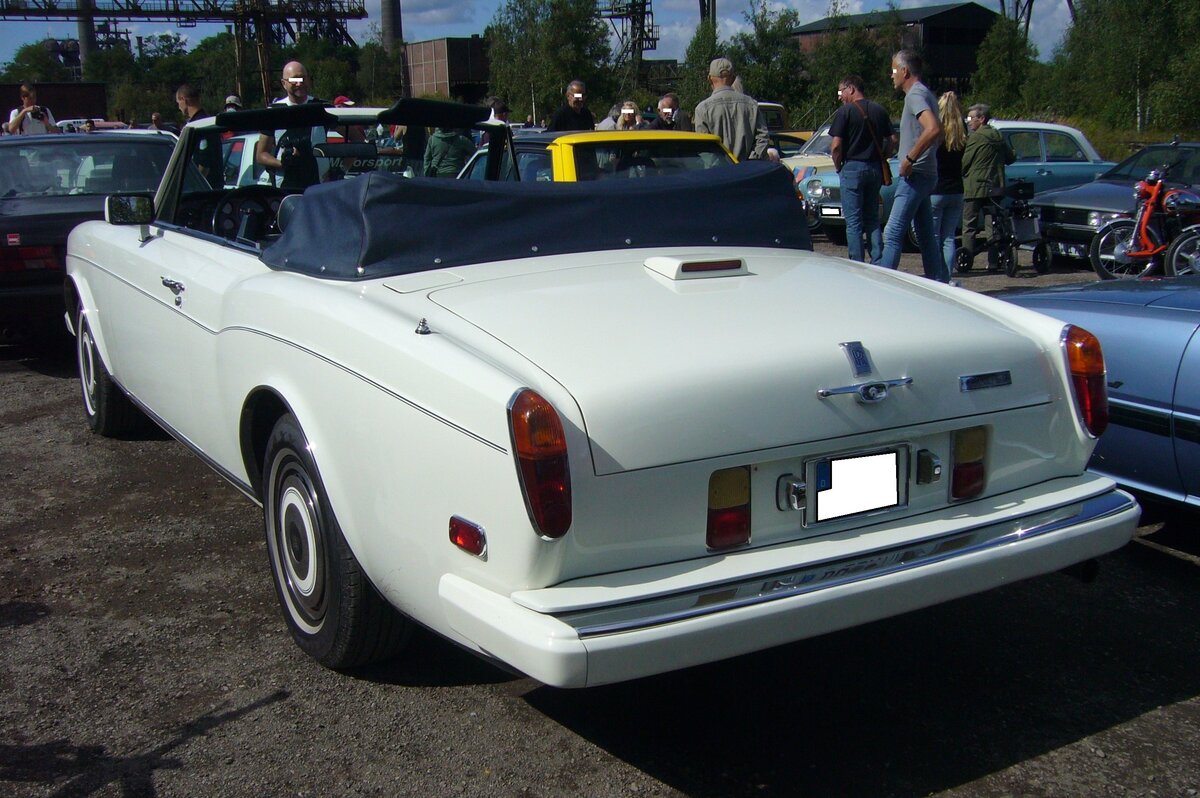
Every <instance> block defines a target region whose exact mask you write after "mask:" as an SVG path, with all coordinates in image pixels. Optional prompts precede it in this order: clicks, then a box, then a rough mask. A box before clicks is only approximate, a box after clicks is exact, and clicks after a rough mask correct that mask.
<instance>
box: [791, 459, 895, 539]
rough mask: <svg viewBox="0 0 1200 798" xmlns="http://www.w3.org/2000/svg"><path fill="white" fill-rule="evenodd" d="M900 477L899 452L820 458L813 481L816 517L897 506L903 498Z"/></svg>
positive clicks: (815, 464)
mask: <svg viewBox="0 0 1200 798" xmlns="http://www.w3.org/2000/svg"><path fill="white" fill-rule="evenodd" d="M900 476H901V475H900V460H899V454H898V452H896V451H889V452H878V453H874V454H862V455H854V456H849V457H831V458H827V459H824V460H818V461H817V462H815V463H813V474H812V480H813V481H812V482H811V483H810V485H811V486H812V487H811V488H810V495H811V496H812V497H813V500H814V507H813V510H814V515H815V516H816V520H817V521H818V522H820V521H828V520H830V519H833V518H841V517H842V516H846V515H855V514H856V513H866V512H870V511H871V510H882V509H884V508H887V507H894V506H896V505H897V504H899V503H900V500H901V491H900ZM814 489H815V490H814Z"/></svg>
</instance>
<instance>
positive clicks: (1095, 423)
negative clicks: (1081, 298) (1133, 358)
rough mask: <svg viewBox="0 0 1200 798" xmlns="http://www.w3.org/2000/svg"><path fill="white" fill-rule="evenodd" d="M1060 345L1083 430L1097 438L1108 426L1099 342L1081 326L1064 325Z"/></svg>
mask: <svg viewBox="0 0 1200 798" xmlns="http://www.w3.org/2000/svg"><path fill="white" fill-rule="evenodd" d="M1062 341H1063V348H1064V349H1065V350H1066V353H1067V366H1068V367H1069V368H1070V369H1071V390H1072V392H1073V393H1074V394H1075V406H1076V408H1078V409H1079V417H1080V419H1081V420H1082V421H1083V425H1084V427H1085V428H1087V431H1088V432H1089V433H1091V434H1092V435H1093V436H1095V437H1099V436H1100V434H1101V433H1102V432H1104V430H1106V429H1108V385H1107V384H1106V382H1105V376H1106V371H1105V368H1104V353H1103V351H1101V349H1100V341H1098V340H1097V339H1096V336H1094V335H1092V334H1091V333H1090V332H1088V331H1087V330H1085V329H1083V328H1082V327H1076V326H1075V325H1073V324H1068V325H1067V326H1066V328H1065V329H1063V335H1062Z"/></svg>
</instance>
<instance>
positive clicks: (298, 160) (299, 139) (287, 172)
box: [254, 61, 325, 191]
mask: <svg viewBox="0 0 1200 798" xmlns="http://www.w3.org/2000/svg"><path fill="white" fill-rule="evenodd" d="M280 83H282V84H283V90H284V92H285V94H284V96H283V97H281V98H279V99H278V100H276V101H275V102H274V103H272V105H303V104H304V103H309V102H319V100H317V99H316V98H315V97H312V96H310V94H309V90H310V89H309V87H310V83H309V79H308V70H307V69H305V68H304V64H301V63H300V62H299V61H289V62H288V63H286V64H284V67H283V77H282V78H281V80H280ZM324 140H325V130H324V129H323V128H316V129H314V128H296V129H293V130H287V131H282V130H274V131H271V130H264V131H263V132H262V135H260V136H259V137H258V144H257V150H258V151H257V153H256V154H255V156H254V158H255V162H256V163H258V165H259V166H265V167H267V168H268V169H271V170H273V171H275V172H277V173H281V174H282V176H283V180H282V183H281V184H280V185H281V186H282V187H283V188H287V189H294V190H298V191H303V190H304V189H305V188H306V187H307V186H311V185H313V184H315V183H319V182H320V180H321V177H320V171H319V168H318V165H317V159H316V158H315V157H313V152H312V145H313V144H314V143H321V142H324ZM276 150H278V152H276Z"/></svg>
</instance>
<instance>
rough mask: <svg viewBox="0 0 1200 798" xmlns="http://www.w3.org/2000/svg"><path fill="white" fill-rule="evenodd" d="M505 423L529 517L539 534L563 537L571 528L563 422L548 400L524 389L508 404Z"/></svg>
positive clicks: (569, 474)
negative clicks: (510, 438)
mask: <svg viewBox="0 0 1200 798" xmlns="http://www.w3.org/2000/svg"><path fill="white" fill-rule="evenodd" d="M508 423H509V432H510V434H511V435H512V441H513V452H514V454H515V455H516V459H517V474H518V476H519V477H520V479H521V491H522V493H523V494H524V496H525V507H526V509H528V511H529V520H530V521H532V522H533V525H534V528H535V529H537V531H538V534H541V535H544V536H546V537H548V538H559V537H562V536H563V535H565V534H566V533H567V530H568V529H570V528H571V469H570V467H569V465H568V463H567V437H566V435H565V434H564V433H563V426H562V421H561V420H560V419H559V417H558V413H557V412H556V411H555V409H554V407H553V406H552V405H551V404H550V403H549V402H547V401H546V400H545V399H543V398H542V397H541V396H540V395H538V393H537V392H536V391H532V390H530V389H528V388H526V389H524V390H522V391H520V392H519V393H518V394H517V395H516V396H515V397H513V400H512V402H511V403H510V404H509V408H508Z"/></svg>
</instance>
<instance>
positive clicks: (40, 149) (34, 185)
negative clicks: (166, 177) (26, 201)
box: [0, 137, 174, 199]
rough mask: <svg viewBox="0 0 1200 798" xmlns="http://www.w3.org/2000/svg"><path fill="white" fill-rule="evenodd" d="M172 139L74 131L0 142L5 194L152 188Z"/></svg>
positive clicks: (0, 186) (0, 191) (1, 193)
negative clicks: (56, 138)
mask: <svg viewBox="0 0 1200 798" xmlns="http://www.w3.org/2000/svg"><path fill="white" fill-rule="evenodd" d="M173 144H174V141H173V140H166V139H164V140H162V141H159V140H157V139H156V138H150V137H139V138H138V139H132V138H128V139H127V138H121V139H119V140H118V139H101V138H97V139H95V140H92V141H89V140H87V139H84V138H75V137H72V138H70V139H67V140H63V141H54V140H40V141H35V142H22V143H21V144H18V145H15V146H10V147H4V148H0V198H4V199H14V198H19V197H35V196H58V195H67V194H70V195H82V194H91V195H95V194H100V195H103V194H113V193H117V192H153V191H154V190H155V189H157V188H158V183H159V181H160V180H161V179H162V175H163V172H164V171H165V170H166V168H167V161H169V160H170V158H171V150H172V145H173Z"/></svg>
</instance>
